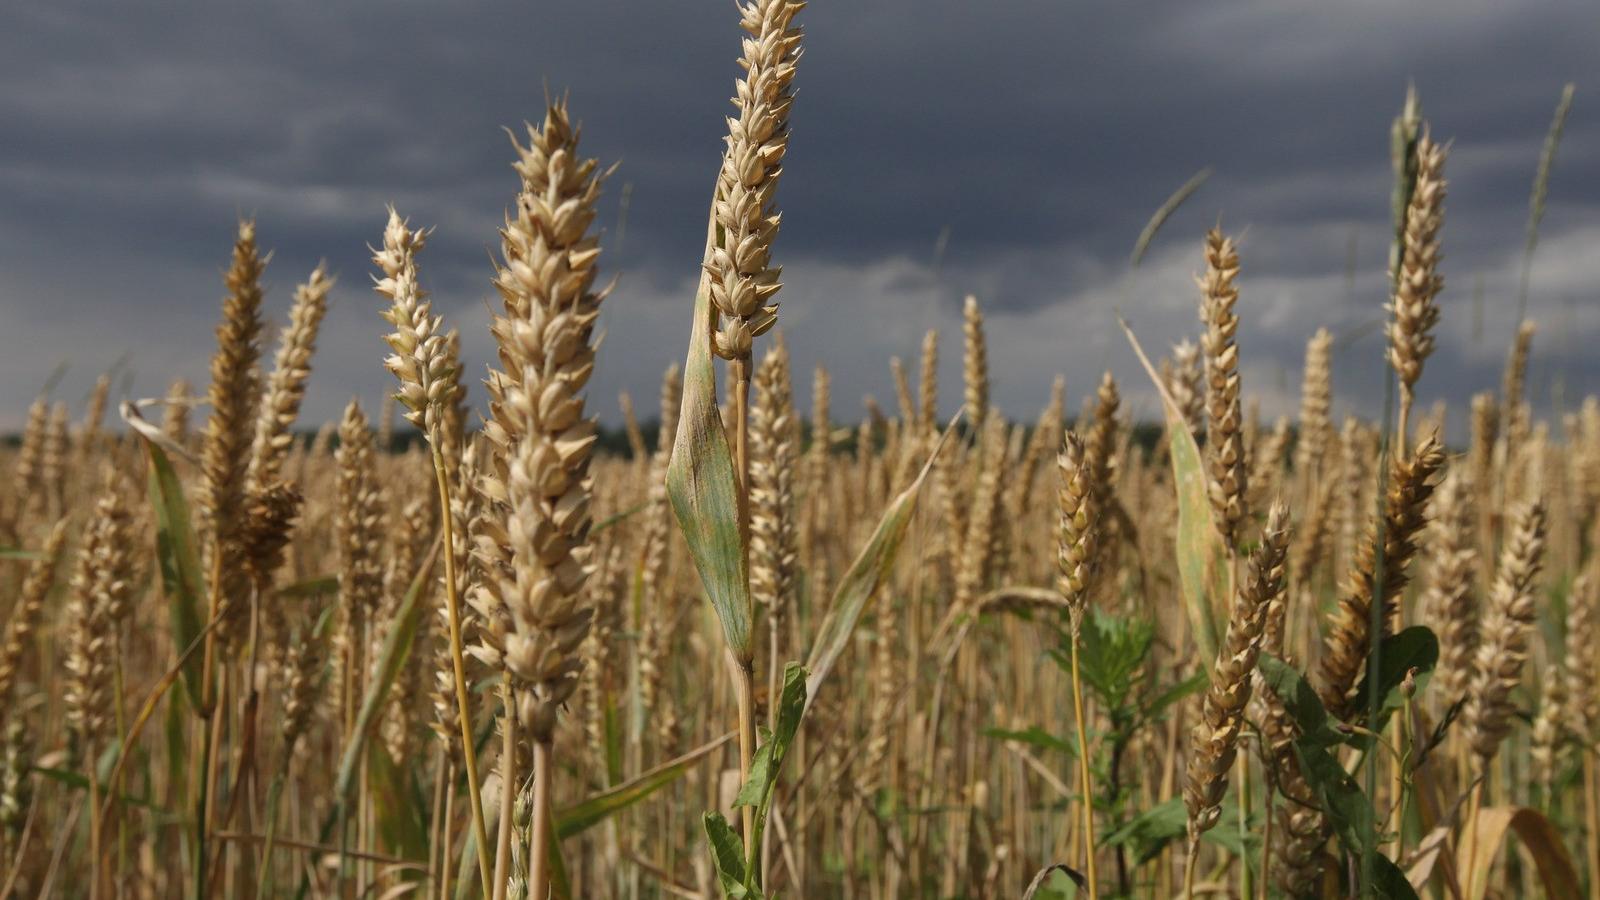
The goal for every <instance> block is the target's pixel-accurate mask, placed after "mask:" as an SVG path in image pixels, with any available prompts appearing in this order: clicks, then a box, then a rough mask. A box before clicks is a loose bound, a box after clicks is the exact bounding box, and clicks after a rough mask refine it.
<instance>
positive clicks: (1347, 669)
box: [1317, 438, 1444, 720]
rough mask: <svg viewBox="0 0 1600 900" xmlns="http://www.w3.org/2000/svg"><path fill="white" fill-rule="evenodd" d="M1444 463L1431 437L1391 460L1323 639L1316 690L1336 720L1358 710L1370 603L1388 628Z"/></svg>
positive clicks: (1369, 636)
mask: <svg viewBox="0 0 1600 900" xmlns="http://www.w3.org/2000/svg"><path fill="white" fill-rule="evenodd" d="M1443 465H1444V451H1443V450H1442V449H1441V448H1440V446H1439V443H1438V441H1437V440H1435V439H1434V438H1428V439H1426V440H1424V441H1423V442H1422V443H1421V444H1419V445H1417V448H1416V450H1415V451H1413V453H1412V454H1411V456H1410V457H1409V458H1407V459H1399V458H1397V459H1395V460H1394V462H1393V466H1392V472H1391V474H1390V475H1389V485H1388V494H1387V495H1386V496H1385V498H1384V507H1383V518H1382V519H1381V520H1380V521H1378V522H1375V523H1374V525H1373V528H1372V529H1369V531H1368V534H1367V539H1366V540H1365V541H1364V542H1363V543H1362V545H1361V549H1360V553H1359V555H1358V556H1357V558H1356V561H1355V566H1354V568H1352V569H1351V570H1350V573H1349V575H1348V577H1347V580H1346V584H1345V587H1344V589H1343V590H1342V591H1341V592H1340V593H1339V605H1338V607H1337V608H1336V609H1335V611H1334V614H1333V620H1332V622H1331V623H1330V624H1329V627H1328V631H1327V634H1326V636H1325V637H1324V649H1323V654H1322V665H1321V668H1320V672H1321V676H1322V678H1321V683H1320V684H1319V685H1318V687H1317V692H1318V694H1320V695H1321V697H1322V703H1323V705H1324V706H1325V707H1327V709H1328V711H1329V712H1330V713H1332V714H1334V715H1336V716H1338V717H1339V718H1341V719H1345V720H1350V719H1352V718H1354V717H1355V716H1357V715H1358V714H1359V713H1360V712H1361V710H1358V709H1356V708H1355V706H1354V700H1355V689H1356V684H1357V682H1358V681H1359V680H1360V678H1361V675H1362V673H1363V672H1364V671H1365V667H1366V664H1367V655H1368V652H1369V650H1370V649H1371V647H1372V641H1373V635H1372V631H1371V625H1370V623H1371V618H1372V605H1373V604H1374V603H1376V604H1378V606H1379V608H1380V610H1381V613H1380V615H1379V619H1378V621H1380V622H1382V623H1386V624H1385V627H1386V628H1387V627H1388V624H1387V623H1391V622H1392V621H1393V619H1394V609H1395V603H1396V601H1397V599H1398V598H1399V596H1400V593H1401V592H1402V591H1403V590H1405V586H1406V583H1407V581H1408V580H1409V573H1408V569H1409V566H1410V563H1411V558H1412V557H1413V556H1414V555H1416V551H1417V543H1416V540H1417V537H1418V535H1419V534H1420V532H1421V531H1422V526H1423V524H1424V522H1425V518H1424V516H1425V513H1426V511H1427V504H1428V498H1429V497H1431V496H1432V495H1433V488H1434V484H1433V476H1434V474H1435V473H1437V472H1438V471H1439V469H1440V467H1442V466H1443ZM1380 555H1381V558H1382V560H1383V563H1382V566H1383V569H1382V572H1383V574H1382V581H1381V582H1379V580H1378V560H1379V558H1380Z"/></svg>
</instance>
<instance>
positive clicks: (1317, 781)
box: [1294, 738, 1380, 856]
mask: <svg viewBox="0 0 1600 900" xmlns="http://www.w3.org/2000/svg"><path fill="white" fill-rule="evenodd" d="M1294 752H1295V756H1296V757H1298V758H1299V761H1300V771H1301V773H1302V774H1303V775H1305V779H1306V783H1307V784H1308V785H1309V786H1310V787H1311V792H1312V794H1313V795H1314V796H1315V797H1316V798H1317V806H1318V807H1320V808H1321V809H1322V812H1323V814H1324V815H1326V816H1327V817H1328V824H1329V825H1331V826H1332V827H1333V833H1334V834H1335V835H1338V837H1339V842H1340V843H1342V844H1343V845H1344V847H1345V849H1346V850H1348V851H1350V853H1352V854H1354V855H1357V856H1359V855H1361V854H1362V853H1364V852H1365V851H1366V850H1368V849H1371V850H1372V851H1373V852H1374V853H1376V852H1377V847H1376V846H1372V847H1369V846H1368V843H1369V841H1374V842H1375V841H1378V840H1380V838H1379V837H1378V816H1377V814H1376V813H1375V812H1374V811H1373V809H1372V801H1370V800H1368V799H1367V795H1366V794H1365V793H1363V792H1362V790H1361V786H1360V785H1359V784H1357V783H1356V780H1355V779H1354V778H1352V777H1351V776H1350V773H1349V772H1346V771H1345V770H1344V766H1342V765H1340V764H1339V761H1338V760H1337V759H1335V758H1334V756H1333V754H1332V753H1329V752H1328V748H1327V747H1324V746H1321V745H1319V744H1316V743H1314V742H1312V741H1309V740H1306V739H1305V738H1301V739H1299V740H1297V741H1295V743H1294Z"/></svg>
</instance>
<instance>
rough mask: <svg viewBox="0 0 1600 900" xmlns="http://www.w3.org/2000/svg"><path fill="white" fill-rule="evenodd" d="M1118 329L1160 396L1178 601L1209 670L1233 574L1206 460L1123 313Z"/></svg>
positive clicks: (1215, 650) (1218, 641) (1217, 641)
mask: <svg viewBox="0 0 1600 900" xmlns="http://www.w3.org/2000/svg"><path fill="white" fill-rule="evenodd" d="M1117 323H1118V324H1119V325H1121V326H1122V331H1123V333H1125V334H1126V335H1127V336H1128V343H1130V344H1132V345H1133V352H1134V353H1136V354H1138V356H1139V362H1140V363H1142V364H1143V365H1144V370H1145V372H1146V373H1148V374H1149V376H1150V381H1151V382H1152V383H1153V384H1155V386H1156V393H1157V394H1159V395H1160V396H1161V411H1162V414H1163V415H1164V416H1165V417H1166V421H1167V444H1168V448H1169V450H1170V451H1171V457H1172V481H1173V484H1175V485H1176V486H1177V491H1178V536H1177V548H1176V549H1177V564H1178V582H1179V586H1180V587H1181V588H1182V592H1183V605H1184V608H1185V609H1186V610H1187V611H1188V613H1189V624H1190V626H1191V627H1192V628H1193V629H1194V636H1195V643H1196V644H1198V645H1199V647H1200V658H1201V659H1202V660H1204V661H1205V665H1206V671H1208V672H1209V671H1210V669H1211V665H1212V663H1213V661H1214V660H1215V659H1216V658H1217V646H1218V644H1219V643H1220V641H1221V632H1222V629H1221V627H1220V625H1219V624H1218V623H1219V622H1221V621H1222V620H1223V618H1224V616H1225V615H1226V613H1225V608H1226V605H1227V600H1228V597H1229V596H1231V594H1232V584H1231V581H1232V578H1231V575H1230V573H1229V570H1228V550H1227V547H1225V546H1223V543H1222V537H1221V536H1220V535H1219V534H1218V533H1217V530H1216V529H1215V528H1213V527H1212V524H1211V501H1210V499H1209V498H1208V497H1207V496H1206V470H1205V463H1204V461H1203V459H1202V458H1201V456H1200V445H1199V444H1197V443H1195V439H1194V435H1193V434H1191V433H1190V431H1189V426H1188V424H1187V423H1186V422H1185V421H1184V419H1183V413H1182V412H1180V411H1179V410H1178V405H1177V404H1176V403H1174V402H1173V400H1172V395H1171V394H1169V393H1167V386H1166V384H1164V383H1163V382H1162V380H1161V376H1160V375H1159V374H1157V372H1156V369H1155V366H1152V365H1151V364H1150V357H1148V356H1146V355H1145V352H1144V348H1143V347H1141V346H1139V339H1138V338H1136V337H1134V334H1133V329H1132V328H1129V327H1128V323H1127V322H1124V321H1123V320H1122V319H1120V318H1119V319H1117Z"/></svg>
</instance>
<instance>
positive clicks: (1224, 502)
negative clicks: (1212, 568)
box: [1197, 229, 1247, 547]
mask: <svg viewBox="0 0 1600 900" xmlns="http://www.w3.org/2000/svg"><path fill="white" fill-rule="evenodd" d="M1205 261H1206V270H1205V273H1204V274H1203V275H1201V276H1200V277H1199V278H1198V279H1197V283H1198V284H1199V286H1200V321H1201V322H1202V323H1203V324H1204V325H1205V334H1204V335H1202V337H1201V339H1200V346H1201V348H1202V349H1203V350H1204V351H1205V359H1206V461H1207V466H1208V467H1209V469H1210V473H1211V479H1210V482H1209V484H1208V486H1207V489H1208V492H1209V494H1210V496H1211V509H1212V513H1213V518H1214V519H1215V521H1216V525H1217V530H1218V531H1219V532H1220V533H1221V534H1222V537H1223V540H1224V541H1226V542H1227V544H1228V546H1229V547H1233V546H1236V545H1237V544H1238V540H1239V526H1240V523H1241V522H1243V521H1244V518H1245V515H1246V512H1247V511H1246V509H1245V490H1246V484H1245V479H1246V477H1247V476H1246V472H1245V456H1244V454H1245V445H1244V436H1243V434H1242V433H1241V429H1242V427H1243V422H1244V420H1243V411H1242V408H1241V406H1240V397H1239V346H1238V344H1236V343H1235V342H1234V336H1235V334H1236V333H1237V332H1238V330H1239V316H1238V314H1237V313H1235V312H1234V311H1233V307H1234V304H1235V303H1237V302H1238V300H1239V289H1238V288H1237V287H1236V286H1235V285H1234V283H1233V282H1234V279H1235V278H1236V277H1237V276H1238V274H1239V254H1238V252H1237V251H1236V250H1235V249H1234V246H1233V241H1232V240H1230V239H1229V238H1227V237H1224V236H1223V234H1222V232H1221V231H1219V230H1217V229H1212V230H1211V231H1210V232H1208V233H1207V234H1206V246H1205Z"/></svg>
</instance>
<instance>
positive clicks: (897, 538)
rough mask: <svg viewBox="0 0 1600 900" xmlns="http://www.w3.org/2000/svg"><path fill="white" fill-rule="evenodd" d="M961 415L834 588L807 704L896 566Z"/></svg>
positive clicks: (810, 664) (812, 663)
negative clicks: (935, 467) (927, 484)
mask: <svg viewBox="0 0 1600 900" xmlns="http://www.w3.org/2000/svg"><path fill="white" fill-rule="evenodd" d="M960 419H961V411H960V410H958V411H957V412H956V414H955V418H952V419H951V420H950V424H949V425H948V426H946V427H945V430H944V434H942V435H940V437H939V442H938V443H937V444H935V445H934V448H933V452H932V453H929V454H928V461H927V462H925V463H923V464H922V471H921V472H919V473H917V477H916V479H915V480H914V481H912V482H911V484H909V485H907V486H906V489H905V490H903V491H901V492H900V495H899V496H897V497H895V498H894V501H893V502H891V503H890V504H889V508H888V509H887V510H885V511H884V513H883V518H882V519H880V520H878V527H877V528H876V529H874V530H873V532H872V537H871V538H870V539H869V540H868V541H867V545H866V546H865V547H862V548H861V553H860V554H859V555H858V556H856V561H855V562H854V563H852V564H851V565H850V570H849V571H847V572H845V574H844V578H843V579H841V580H840V581H839V587H838V588H837V589H835V590H834V592H833V602H832V603H830V604H828V615H827V617H826V618H824V619H823V620H822V624H821V625H820V626H819V627H818V628H817V641H816V643H815V644H813V645H812V647H811V655H810V656H809V657H808V658H807V659H806V666H805V667H806V670H807V671H808V672H810V673H811V674H810V675H809V676H808V677H807V678H806V708H807V709H809V708H810V707H811V704H812V702H813V701H815V700H816V697H817V688H819V687H820V686H821V685H822V681H823V679H825V678H827V677H828V672H829V671H830V670H831V669H832V668H833V664H834V663H835V662H836V661H838V659H839V654H840V653H843V652H844V648H845V645H846V644H848V643H849V641H850V633H851V632H852V631H854V630H855V627H856V622H857V621H859V620H860V618H861V611H862V609H864V608H865V607H866V605H867V601H868V600H871V599H872V597H873V596H874V595H875V594H876V593H877V592H878V587H879V586H880V585H881V584H883V580H884V579H885V578H886V577H888V575H889V572H890V571H892V570H893V569H894V561H895V558H896V557H897V556H898V555H899V553H900V543H901V541H903V540H904V539H905V536H906V529H907V528H908V527H910V525H911V519H912V517H913V516H914V515H915V514H916V511H917V495H918V493H919V492H920V490H921V489H922V483H923V482H924V481H926V480H927V478H928V473H929V472H931V471H933V463H934V460H936V459H938V458H939V451H941V450H943V449H944V444H945V441H946V440H948V439H949V437H950V435H951V434H952V433H953V432H954V431H955V425H956V422H958V421H960Z"/></svg>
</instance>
